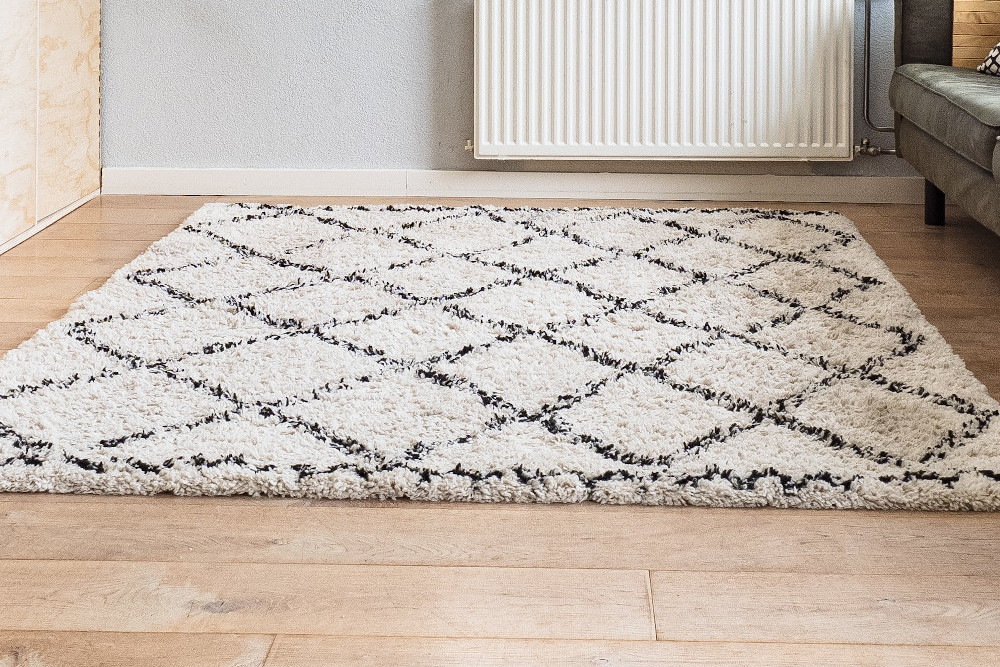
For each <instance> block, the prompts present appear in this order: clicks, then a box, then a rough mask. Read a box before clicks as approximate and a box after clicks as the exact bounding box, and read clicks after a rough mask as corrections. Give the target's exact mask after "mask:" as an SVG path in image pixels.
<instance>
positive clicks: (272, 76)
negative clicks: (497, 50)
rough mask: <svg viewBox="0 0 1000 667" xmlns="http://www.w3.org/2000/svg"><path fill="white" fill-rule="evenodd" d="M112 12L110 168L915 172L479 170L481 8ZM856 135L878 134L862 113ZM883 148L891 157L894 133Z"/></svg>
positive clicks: (106, 93)
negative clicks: (475, 29)
mask: <svg viewBox="0 0 1000 667" xmlns="http://www.w3.org/2000/svg"><path fill="white" fill-rule="evenodd" d="M861 9H862V4H861V3H860V2H859V4H858V20H857V25H858V37H857V49H858V51H857V52H858V58H857V61H858V64H859V67H858V73H857V74H858V76H857V100H858V104H857V106H858V109H860V107H861V95H860V93H861V90H860V83H861V78H860V74H861V72H860V62H861V57H860V54H861V43H862V42H861V36H862V33H861V28H862V14H861ZM103 12H104V23H103V50H102V57H103V73H102V77H103V78H102V85H103V90H102V92H103V101H102V102H103V104H102V114H103V120H102V123H103V135H102V138H103V162H104V166H106V167H233V168H252V167H259V168H271V167H285V168H312V169H403V168H406V169H501V170H518V169H524V170H560V171H562V170H566V171H569V170H581V171H644V172H649V171H654V172H668V173H669V172H679V173H776V174H808V173H821V174H854V175H856V174H875V173H879V174H893V175H897V174H911V173H913V172H911V171H909V170H908V168H906V166H905V165H904V164H902V162H901V161H900V160H897V159H896V158H890V157H883V158H877V159H872V158H862V159H859V160H855V161H854V162H853V163H846V164H844V163H841V164H831V163H815V164H802V163H784V164H782V163H735V162H733V163H705V162H700V163H699V162H695V163H691V162H582V163H581V162H486V161H479V160H474V159H473V158H472V157H471V155H470V154H469V153H467V152H466V151H464V150H463V146H464V144H465V141H466V139H469V138H471V137H472V108H473V99H472V94H473V88H472V82H473V74H472V53H473V50H472V48H473V46H472V21H473V0H254V1H250V0H170V1H168V2H164V1H163V0H104V2H103ZM891 14H892V2H891V0H876V24H877V30H876V39H875V44H876V54H875V57H876V66H877V67H876V79H875V83H876V89H877V90H878V91H879V92H880V93H881V95H880V96H879V99H878V100H877V102H876V104H875V109H876V115H877V120H878V122H879V123H880V124H889V123H890V115H889V112H888V107H887V105H886V103H885V102H884V97H885V94H884V91H885V86H886V84H887V79H888V74H889V72H890V71H891V65H892V62H891V60H892V54H891V51H892V25H891V22H892V16H891ZM855 132H856V134H857V138H858V140H860V138H861V137H863V136H867V135H869V134H871V133H869V132H868V130H867V128H865V127H864V125H863V121H862V119H861V118H860V111H859V116H858V118H857V121H856V128H855ZM871 136H873V137H875V136H876V135H874V134H871ZM876 140H877V141H878V142H879V143H882V144H883V145H890V146H891V142H892V139H891V137H889V136H882V137H877V139H876Z"/></svg>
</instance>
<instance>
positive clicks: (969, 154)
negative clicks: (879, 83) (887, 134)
mask: <svg viewBox="0 0 1000 667" xmlns="http://www.w3.org/2000/svg"><path fill="white" fill-rule="evenodd" d="M889 102H890V103H891V104H892V108H893V109H895V110H896V112H897V113H899V114H900V115H901V116H903V117H904V118H906V119H907V120H909V121H910V122H912V123H913V124H914V125H916V126H917V127H919V128H920V129H922V130H924V131H925V132H927V133H928V134H930V135H931V136H933V137H934V138H935V139H937V140H938V141H940V142H941V143H943V144H944V145H945V146H947V147H948V148H951V149H952V150H953V151H955V152H956V153H958V154H959V155H961V156H963V157H965V158H966V159H967V160H969V161H970V162H973V163H975V164H977V165H979V166H980V167H982V168H983V169H986V170H987V171H993V158H994V151H996V150H997V136H1000V77H995V76H989V75H986V74H982V73H980V72H977V71H975V70H972V69H965V68H961V67H948V66H947V65H925V64H921V63H910V64H908V65H903V66H902V67H899V68H897V69H896V71H895V73H893V76H892V83H891V84H890V86H889Z"/></svg>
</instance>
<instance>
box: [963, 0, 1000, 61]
mask: <svg viewBox="0 0 1000 667" xmlns="http://www.w3.org/2000/svg"><path fill="white" fill-rule="evenodd" d="M954 32H955V34H954V40H955V41H954V47H953V62H954V64H955V65H956V66H957V67H972V68H975V67H979V65H980V63H982V62H983V60H984V59H985V58H986V55H987V54H988V53H989V52H990V50H991V49H992V48H993V47H994V46H996V45H997V42H1000V0H955V27H954Z"/></svg>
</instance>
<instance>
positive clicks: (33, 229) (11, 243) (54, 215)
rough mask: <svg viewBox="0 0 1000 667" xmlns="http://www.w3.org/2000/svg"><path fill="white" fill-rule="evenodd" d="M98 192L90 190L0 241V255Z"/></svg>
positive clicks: (73, 209)
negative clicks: (5, 239) (14, 234)
mask: <svg viewBox="0 0 1000 667" xmlns="http://www.w3.org/2000/svg"><path fill="white" fill-rule="evenodd" d="M100 194H101V191H100V190H94V191H93V192H91V193H90V194H89V195H87V196H86V197H83V198H81V199H77V200H76V201H75V202H73V203H72V204H70V205H69V206H64V207H63V208H61V209H59V210H58V211H56V212H55V213H52V214H51V215H47V216H45V217H44V218H42V219H41V220H39V221H38V222H36V223H35V224H34V225H32V226H31V227H29V228H28V229H26V230H24V231H23V232H21V233H20V234H18V235H17V236H15V237H14V238H12V239H10V240H9V241H7V242H5V243H0V255H2V254H3V253H5V252H7V251H8V250H10V249H11V248H13V247H14V246H16V245H17V244H19V243H24V242H25V241H27V240H28V239H30V238H31V237H32V236H34V235H35V234H37V233H38V232H40V231H42V230H43V229H45V228H46V227H48V226H49V225H51V224H52V223H53V222H56V221H58V220H60V219H62V218H65V217H66V216H67V215H69V214H70V213H72V212H73V211H75V210H76V209H78V208H80V207H81V206H83V205H84V204H86V203H87V202H89V201H90V200H91V199H94V198H95V197H97V196H98V195H100Z"/></svg>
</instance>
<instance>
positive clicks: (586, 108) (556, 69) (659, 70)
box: [475, 0, 1000, 160]
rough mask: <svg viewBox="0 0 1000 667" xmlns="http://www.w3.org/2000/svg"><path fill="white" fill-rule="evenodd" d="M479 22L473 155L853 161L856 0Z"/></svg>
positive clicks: (521, 2) (535, 5)
mask: <svg viewBox="0 0 1000 667" xmlns="http://www.w3.org/2000/svg"><path fill="white" fill-rule="evenodd" d="M994 1H995V2H996V3H997V4H1000V0H994ZM477 16H479V23H478V25H477V31H476V53H477V59H476V62H477V66H476V76H477V81H478V84H477V87H476V94H477V100H476V104H477V114H476V135H475V144H476V155H477V157H484V158H517V159H546V158H549V159H560V158H581V159H583V158H621V159H643V158H646V159H655V158H679V159H749V160H753V159H761V160H775V159H777V160H781V159H788V160H802V159H820V160H822V159H831V160H836V159H844V160H846V159H850V157H851V145H852V143H853V142H852V136H851V135H852V120H853V113H852V108H853V86H851V85H850V80H851V77H852V76H853V22H854V15H853V0H477ZM809 63H818V64H819V66H818V67H812V66H810V65H809Z"/></svg>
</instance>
